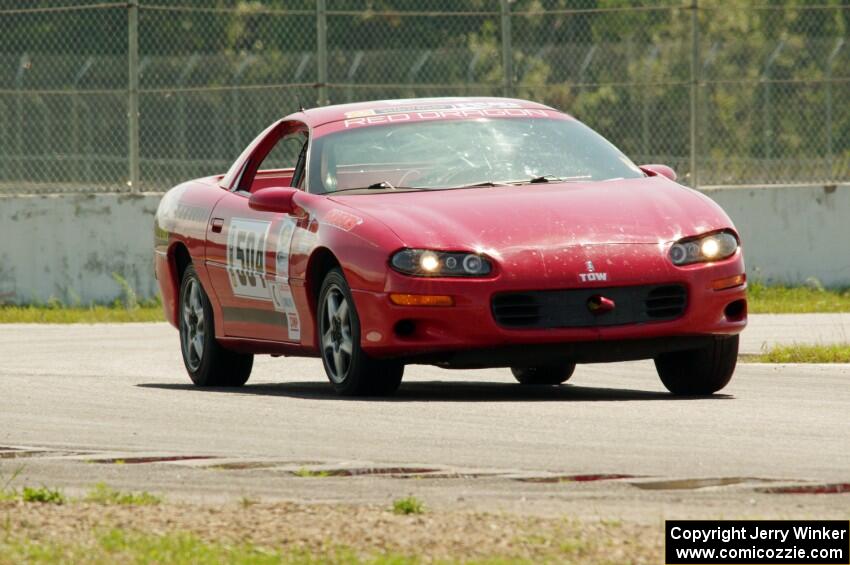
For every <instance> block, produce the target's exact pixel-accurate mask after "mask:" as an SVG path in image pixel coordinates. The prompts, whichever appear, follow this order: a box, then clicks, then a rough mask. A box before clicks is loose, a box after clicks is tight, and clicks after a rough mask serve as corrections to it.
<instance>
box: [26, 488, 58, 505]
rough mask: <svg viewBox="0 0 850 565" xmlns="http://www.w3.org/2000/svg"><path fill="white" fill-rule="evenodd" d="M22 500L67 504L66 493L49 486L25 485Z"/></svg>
mask: <svg viewBox="0 0 850 565" xmlns="http://www.w3.org/2000/svg"><path fill="white" fill-rule="evenodd" d="M21 500H23V501H24V502H38V503H42V504H65V502H66V500H65V495H64V494H62V492H61V491H59V490H56V489H50V488H47V487H39V488H32V487H24V490H23V491H22V492H21Z"/></svg>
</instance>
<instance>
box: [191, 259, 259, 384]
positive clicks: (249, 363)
mask: <svg viewBox="0 0 850 565" xmlns="http://www.w3.org/2000/svg"><path fill="white" fill-rule="evenodd" d="M179 308H180V319H179V327H180V349H181V351H182V352H183V364H184V365H185V366H186V371H187V372H188V373H189V378H191V379H192V382H193V383H195V384H196V385H198V386H242V385H244V384H245V383H246V382H247V381H248V377H250V376H251V368H252V367H253V365H254V356H253V355H251V354H248V353H237V352H235V351H230V350H227V349H225V348H223V347H222V346H221V345H219V343H218V341H216V339H215V324H213V311H212V304H210V299H209V298H208V297H207V293H206V292H204V287H203V286H201V280H200V279H199V278H198V273H196V272H195V268H194V267H193V266H192V265H189V266H188V267H186V272H185V273H183V282H182V283H181V285H180V304H179Z"/></svg>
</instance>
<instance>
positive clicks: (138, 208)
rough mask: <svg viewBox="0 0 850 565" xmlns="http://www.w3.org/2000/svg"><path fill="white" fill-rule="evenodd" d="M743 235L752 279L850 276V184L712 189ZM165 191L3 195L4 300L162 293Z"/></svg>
mask: <svg viewBox="0 0 850 565" xmlns="http://www.w3.org/2000/svg"><path fill="white" fill-rule="evenodd" d="M705 192H706V194H708V195H709V196H710V197H711V198H713V199H715V200H716V201H717V202H719V203H720V204H721V205H722V206H723V207H724V208H725V209H726V211H727V212H728V213H729V215H730V216H731V217H732V219H733V221H734V222H735V224H736V226H737V227H738V229H739V230H740V231H741V234H742V236H743V238H744V250H745V255H746V261H747V268H748V272H749V276H750V278H751V279H752V278H756V279H760V280H764V281H767V282H787V283H802V282H805V281H806V280H807V279H808V278H810V277H815V278H817V279H818V280H819V281H821V283H823V284H824V285H827V286H842V285H843V286H848V285H850V185H842V186H837V187H835V186H833V187H823V186H806V187H743V188H715V189H709V190H706V191H705ZM160 197H161V195H160V194H92V195H77V194H69V195H33V196H29V195H28V196H20V195H5V196H0V302H44V301H47V300H50V299H51V298H56V299H59V300H61V301H63V302H66V303H75V302H82V303H84V304H87V303H89V302H92V301H96V302H109V301H112V300H114V299H115V298H117V297H119V296H121V294H122V290H121V286H120V285H119V283H118V282H116V281H115V279H114V277H113V273H118V274H119V275H121V276H122V277H124V278H125V279H126V280H127V282H128V283H129V284H130V285H131V286H132V287H133V289H135V291H136V292H137V293H138V295H139V297H140V298H150V297H152V296H154V295H155V293H156V281H155V280H154V277H153V251H152V246H153V214H154V212H155V211H156V207H157V204H158V202H159V199H160Z"/></svg>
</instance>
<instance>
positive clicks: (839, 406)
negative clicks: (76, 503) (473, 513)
mask: <svg viewBox="0 0 850 565" xmlns="http://www.w3.org/2000/svg"><path fill="white" fill-rule="evenodd" d="M772 328H773V329H776V331H773V330H772ZM812 328H815V329H812ZM848 330H850V323H848V316H844V315H838V316H826V317H824V316H807V315H804V316H770V317H760V316H754V317H753V323H752V325H751V329H749V330H748V331H747V333H746V334H745V339H744V342H743V347H742V350H743V352H750V353H752V352H757V351H758V350H759V348H760V347H761V344H763V343H774V342H790V341H824V342H827V341H846V335H847V333H850V331H848ZM12 447H15V448H19V449H20V448H26V449H29V450H32V451H38V450H43V451H44V454H45V455H49V454H50V453H53V454H54V455H55V457H52V458H51V457H29V458H25V459H20V458H19V459H14V458H4V457H3V455H2V453H0V474H2V473H3V472H4V471H6V472H8V471H9V470H10V469H11V465H12V463H20V462H24V463H25V464H26V468H27V469H28V471H27V472H28V473H30V478H31V480H39V481H41V482H49V483H54V482H55V483H60V484H69V485H74V484H80V485H82V484H83V483H85V482H86V481H89V482H90V481H92V480H95V479H96V478H104V477H106V479H109V480H114V481H119V482H122V484H128V482H129V483H134V482H137V483H139V484H140V485H142V486H150V485H153V487H154V488H157V487H162V488H163V489H166V490H167V489H169V488H172V489H178V488H180V487H181V485H183V486H186V488H194V489H202V490H203V488H207V490H208V491H210V493H212V494H214V493H213V492H212V491H216V489H218V490H221V489H222V488H223V487H222V481H221V479H220V477H223V476H224V475H217V477H219V478H216V480H215V481H212V482H209V484H207V485H206V487H205V486H204V483H207V482H208V481H207V479H205V478H204V475H203V474H199V475H197V476H196V475H195V473H200V471H197V469H198V468H199V467H201V466H203V465H207V464H211V462H214V461H215V462H225V463H227V462H238V461H244V462H248V463H246V464H245V468H249V467H250V466H251V465H255V466H256V467H257V468H259V467H262V466H263V465H262V462H264V461H265V462H267V463H268V462H269V461H276V462H277V463H278V464H279V465H281V466H282V467H281V468H300V467H302V466H305V465H319V466H324V467H322V468H352V466H353V467H358V466H359V467H360V468H363V467H364V465H369V466H396V467H402V468H403V470H402V472H408V471H409V472H414V471H415V469H417V468H432V469H437V470H442V471H445V472H449V471H451V472H455V473H459V478H461V479H462V478H464V477H467V478H468V477H470V476H472V474H473V473H474V470H484V471H485V475H486V473H497V474H501V475H502V476H507V477H513V478H514V479H516V478H521V477H526V478H532V479H534V478H535V477H537V478H540V477H544V478H545V477H550V476H574V475H582V474H595V475H598V474H603V475H604V474H611V475H627V476H628V477H627V478H628V479H629V480H633V481H636V482H637V483H640V482H644V483H653V482H658V481H661V482H662V483H663V482H664V481H671V480H672V481H678V480H685V481H689V480H693V479H706V478H709V479H711V478H714V479H718V478H720V479H723V480H724V481H728V482H729V483H730V485H734V484H735V483H738V484H740V485H743V486H745V487H746V488H748V489H750V491H748V492H755V490H753V489H756V490H757V487H758V485H762V486H763V485H766V484H778V485H786V484H803V485H835V484H847V488H848V490H850V484H848V483H850V367H848V366H846V365H808V366H804V365H761V364H744V363H742V364H739V366H738V370H737V372H736V374H735V377H734V378H733V380H732V383H731V384H730V385H729V386H728V387H727V388H726V389H725V390H724V391H723V392H722V394H718V395H715V396H713V397H705V398H676V397H673V396H672V395H669V394H667V393H666V391H665V390H664V389H663V387H662V385H661V383H660V381H659V380H658V378H657V375H656V373H655V370H654V366H653V365H652V363H651V362H633V363H617V364H607V365H583V366H579V367H578V369H577V370H576V373H575V375H574V377H573V378H572V379H571V380H570V382H569V383H568V385H566V386H562V387H531V388H526V387H521V386H519V385H517V384H516V383H515V381H514V380H513V378H512V376H511V375H510V372H509V371H508V370H506V369H491V370H478V371H446V370H441V369H437V368H434V367H426V366H412V367H408V368H407V371H406V373H405V380H404V383H403V384H402V387H401V389H400V390H399V392H398V394H397V395H396V396H394V397H392V398H389V399H346V398H340V397H337V396H335V395H334V394H333V393H332V391H331V389H330V386H329V384H328V383H327V381H326V378H325V376H324V373H323V371H322V368H321V363H320V362H319V361H318V360H315V359H295V358H279V359H272V358H269V357H258V358H257V361H256V363H255V366H254V372H253V374H252V377H251V380H250V381H249V382H248V384H247V385H246V386H245V387H243V388H241V389H236V390H225V389H207V390H202V389H197V388H194V387H192V386H190V383H189V381H188V377H187V376H186V375H185V371H184V369H183V367H182V362H181V360H180V354H179V345H178V337H177V332H176V331H175V330H173V329H172V328H171V327H169V326H167V325H165V324H126V325H93V326H89V325H76V326H58V325H57V326H37V325H8V326H0V451H2V450H3V449H4V448H12ZM140 454H159V455H175V456H179V457H201V456H204V457H215V459H209V460H206V459H196V460H186V461H184V462H182V466H181V467H180V468H179V469H177V466H172V467H168V468H167V469H165V466H164V465H160V466H159V467H158V469H160V470H159V471H156V472H154V471H151V470H150V468H151V466H147V467H146V469H147V470H145V471H142V470H140V469H141V468H142V467H141V466H135V465H133V466H131V465H126V466H125V467H126V468H128V470H126V471H121V472H119V471H117V470H115V469H114V467H115V466H113V468H112V469H110V470H109V471H106V470H104V469H106V466H93V465H82V464H81V461H82V460H86V461H91V460H92V459H93V458H95V459H96V458H97V457H100V458H102V459H103V458H109V457H112V458H120V459H130V458H132V457H133V456H138V455H140ZM177 463H179V462H177ZM74 464H76V465H77V466H76V467H74ZM287 466H288V467H287ZM130 467H133V469H132V470H130V469H129V468H130ZM175 469H177V470H175ZM122 473H123V474H122ZM272 475H273V474H269V473H267V474H265V475H263V474H262V473H260V472H257V473H255V474H254V475H251V474H250V473H248V474H243V475H241V476H240V477H239V478H233V479H232V480H231V479H228V481H225V482H226V483H228V484H230V485H237V486H234V487H233V489H232V490H233V492H232V494H234V495H235V494H237V491H238V492H240V493H243V492H246V489H247V490H248V491H250V490H251V489H255V490H260V491H262V492H263V493H269V492H270V489H271V491H274V489H278V490H277V491H274V492H277V493H278V494H282V495H283V496H284V497H287V496H288V497H290V498H296V499H298V498H306V499H314V498H316V497H317V496H319V495H318V494H317V491H316V490H315V488H310V489H308V488H306V487H304V486H303V485H304V484H305V483H304V482H303V481H302V482H300V483H298V484H294V483H293V482H292V481H290V482H286V481H283V482H278V483H276V482H275V481H276V480H278V479H280V476H281V475H280V473H278V474H277V475H275V477H277V478H274V477H272ZM246 477H247V478H246ZM251 477H253V479H252V478H251ZM270 477H272V478H270ZM612 478H613V479H615V480H611V481H607V483H608V484H610V485H611V486H608V487H604V488H606V489H608V490H609V491H611V492H618V493H619V494H617V496H616V497H615V498H617V500H618V501H619V502H618V504H620V505H621V506H622V505H626V506H628V505H632V506H634V503H635V500H634V497H635V496H638V494H637V490H634V494H630V493H632V491H631V490H630V491H623V490H622V488H623V487H622V485H621V483H622V480H620V481H617V480H616V477H612ZM347 480H348V481H349V482H348V483H345V482H344V481H340V480H338V479H333V480H330V479H328V480H327V481H328V482H326V483H322V484H323V487H322V488H323V489H329V490H323V491H322V492H323V495H322V496H324V497H325V498H328V497H329V498H330V499H337V498H339V499H344V498H345V496H343V494H342V493H345V492H348V493H351V492H352V491H351V486H350V485H351V484H352V483H351V482H350V481H351V479H347ZM252 481H253V482H252ZM768 481H770V482H768ZM603 482H604V481H603ZM378 483H380V481H379V480H372V481H371V482H364V483H360V485H361V486H360V487H358V488H360V489H361V492H360V494H359V495H358V496H361V497H365V499H366V500H369V499H370V496H376V497H378V498H380V497H382V496H385V495H386V496H389V493H388V492H384V491H385V490H387V488H389V487H384V486H381V485H388V484H395V485H398V484H401V483H398V482H397V483H392V482H384V483H381V484H378ZM432 483H433V482H428V481H423V482H421V483H417V484H420V486H421V488H433V490H434V494H433V496H435V497H439V494H437V493H438V491H439V492H442V493H443V494H445V493H447V492H450V491H451V492H452V493H453V494H452V495H451V496H453V497H455V494H457V493H458V492H467V491H468V490H469V489H468V485H466V486H465V487H464V486H463V485H461V486H460V487H458V486H457V485H455V486H451V485H449V482H446V481H444V482H443V483H441V484H440V485H437V484H436V483H433V484H432ZM410 484H412V483H411V482H410V481H408V482H406V483H404V486H403V487H398V488H405V489H406V488H408V486H407V485H410ZM480 484H482V485H485V486H484V487H476V488H477V489H478V491H479V493H483V492H484V491H486V492H487V493H489V496H490V498H491V499H496V498H499V497H501V498H502V499H504V500H508V499H510V498H511V497H512V496H515V497H518V496H520V495H519V494H518V492H519V491H518V490H517V489H518V486H517V485H519V484H520V483H517V482H514V483H510V484H508V483H507V482H505V481H502V482H501V483H500V482H499V481H491V482H486V481H485V482H482V483H480ZM522 484H524V485H525V486H524V487H523V488H524V489H526V490H522V489H519V490H522V496H521V498H522V500H526V495H528V496H532V495H534V494H535V493H537V492H538V491H536V490H535V489H536V488H537V487H538V486H540V485H534V484H533V482H530V483H522ZM600 484H601V483H600ZM667 484H668V485H669V484H674V485H675V484H677V483H675V482H674V483H667ZM723 484H725V483H723V482H722V481H721V482H720V483H718V484H713V483H711V482H708V483H706V485H704V486H708V487H709V490H711V489H712V487H723ZM275 485H277V486H275ZM324 485H327V486H324ZM363 485H368V488H366V487H365V486H363ZM237 487H238V488H237ZM461 487H462V488H461ZM393 488H396V487H395V486H394V487H393ZM417 488H420V487H417ZM541 488H542V487H541ZM588 488H590V487H588ZM593 488H595V489H596V490H588V491H586V492H585V491H582V492H585V494H588V493H590V495H592V493H597V494H598V493H599V492H601V491H600V490H599V489H602V488H603V487H601V486H594V487H593ZM732 488H735V487H732ZM281 489H282V490H281ZM334 489H336V490H337V491H338V492H339V497H335V496H331V494H330V493H332V492H334ZM446 489H448V490H446ZM452 489H455V491H456V492H455V491H452ZM464 489H466V490H464ZM482 489H483V490H482ZM617 489H620V490H619V491H618V490H617ZM224 490H225V491H226V490H227V489H226V488H225V489H224ZM355 490H356V489H355ZM650 490H651V489H650ZM662 490H663V489H662ZM674 490H676V489H675V487H674ZM715 490H717V489H715ZM839 490H841V489H839ZM473 491H475V489H473ZM541 492H542V491H541ZM718 492H720V494H718V495H717V496H719V497H721V498H720V499H716V500H721V499H722V497H723V496H731V497H732V498H733V499H734V500H736V501H738V502H740V501H741V500H744V499H749V498H748V497H749V496H750V495H747V497H743V498H742V497H741V496H737V495H730V494H729V492H731V491H718ZM724 493H725V494H724ZM538 494H539V493H538ZM550 494H551V493H550ZM550 494H545V493H544V494H541V495H540V496H544V497H548V496H550ZM446 496H448V495H446ZM640 496H643V495H642V494H641V495H640ZM848 497H850V494H842V495H839V496H837V497H835V496H833V497H830V502H826V498H821V499H818V501H819V502H818V504H819V505H823V504H826V505H827V506H826V508H827V509H831V510H830V512H838V513H839V514H841V512H843V513H844V514H846V511H847V508H848V504H847V503H848ZM319 498H321V497H320V496H319ZM325 498H323V499H325ZM455 499H462V496H460V495H458V497H455V498H453V500H455ZM838 499H840V501H839V502H837V503H834V502H832V501H835V500H838ZM677 500H680V501H681V500H682V499H681V498H680V499H677ZM689 500H691V499H689ZM656 502H657V501H656ZM665 504H666V503H665ZM718 504H720V503H718ZM742 504H743V503H742ZM782 504H783V506H782V507H783V508H785V506H784V505H785V504H786V503H784V502H783V503H782ZM721 506H722V505H721ZM841 509H843V510H841ZM827 513H829V512H827ZM820 515H823V514H820Z"/></svg>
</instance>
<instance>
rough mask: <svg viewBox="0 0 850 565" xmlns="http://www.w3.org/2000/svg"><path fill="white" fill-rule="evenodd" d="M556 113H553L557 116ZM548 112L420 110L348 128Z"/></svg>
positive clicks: (351, 122) (358, 121) (351, 121)
mask: <svg viewBox="0 0 850 565" xmlns="http://www.w3.org/2000/svg"><path fill="white" fill-rule="evenodd" d="M555 114H556V113H553V115H555ZM549 115H550V114H549V113H548V112H547V111H546V110H537V109H531V108H453V109H440V110H420V111H415V112H398V113H392V114H377V113H375V114H371V113H370V115H368V116H360V117H352V118H347V119H346V120H345V122H344V126H345V127H346V128H353V127H361V126H372V125H377V124H389V123H395V122H409V121H425V120H445V119H450V118H546V117H549Z"/></svg>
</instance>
